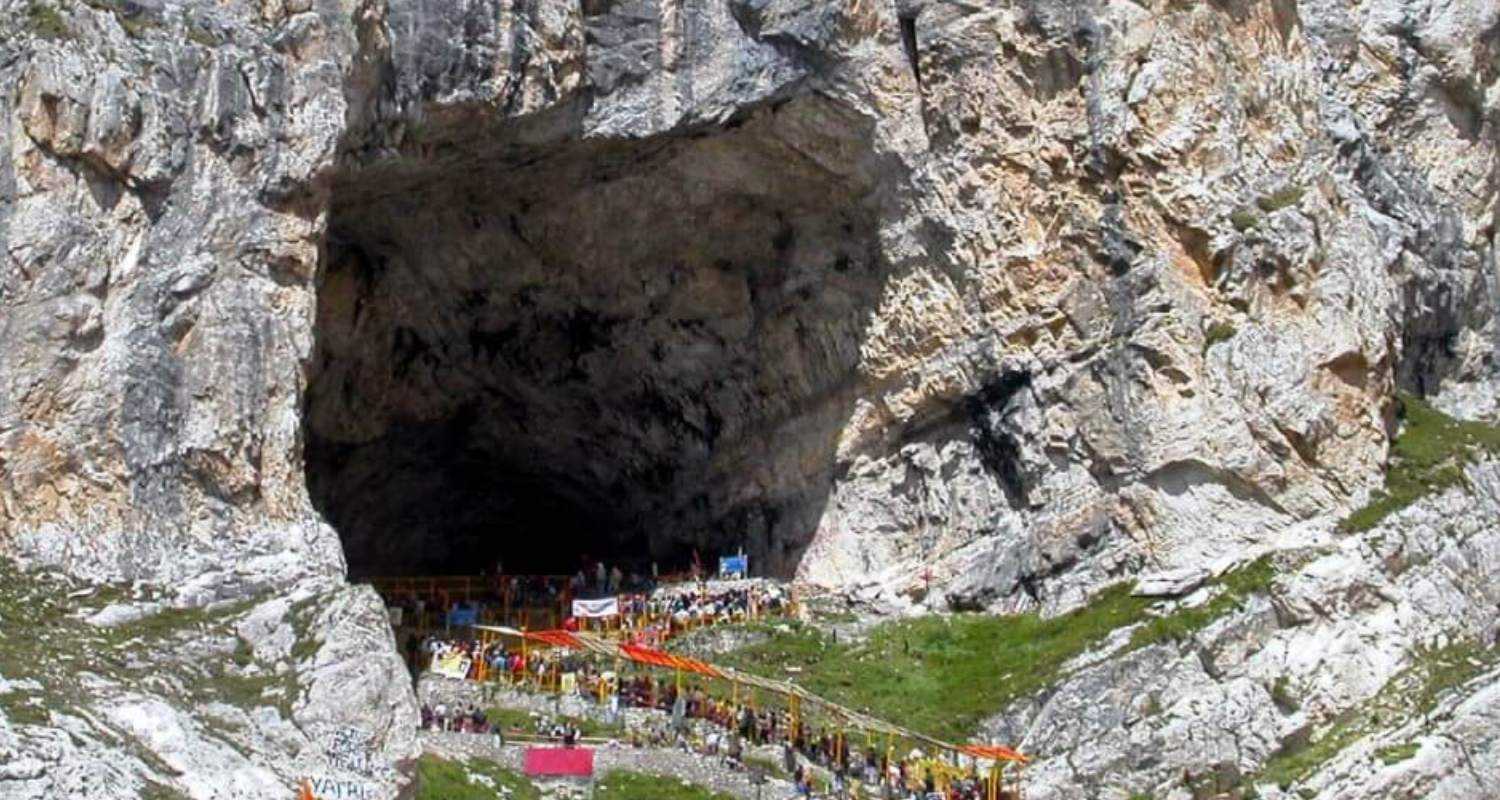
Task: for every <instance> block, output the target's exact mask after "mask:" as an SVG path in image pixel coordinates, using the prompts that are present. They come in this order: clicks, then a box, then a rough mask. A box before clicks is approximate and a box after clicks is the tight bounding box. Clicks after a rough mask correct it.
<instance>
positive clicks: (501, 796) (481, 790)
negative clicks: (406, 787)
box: [414, 754, 542, 800]
mask: <svg viewBox="0 0 1500 800" xmlns="http://www.w3.org/2000/svg"><path fill="white" fill-rule="evenodd" d="M541 797H542V793H541V791H540V790H538V789H537V787H536V784H534V783H532V782H531V781H529V780H527V779H526V778H525V777H523V776H521V775H518V774H516V773H514V772H512V771H510V770H508V769H505V768H504V767H501V766H499V765H497V764H491V763H489V762H485V761H479V760H469V761H466V762H463V763H459V762H456V761H449V760H447V759H443V758H438V757H437V756H434V755H431V754H426V755H423V756H422V757H421V758H419V759H418V760H417V781H416V794H415V796H414V800H541Z"/></svg>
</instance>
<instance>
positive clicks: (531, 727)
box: [485, 706, 620, 739]
mask: <svg viewBox="0 0 1500 800" xmlns="http://www.w3.org/2000/svg"><path fill="white" fill-rule="evenodd" d="M485 718H486V719H488V720H489V721H490V724H491V725H498V726H500V727H502V728H504V729H505V731H506V732H507V733H508V732H511V731H517V730H518V731H521V732H522V733H536V722H537V718H534V717H532V716H531V712H530V711H526V710H523V709H519V708H501V707H498V706H496V707H494V708H490V709H488V710H486V711H485ZM544 718H545V719H549V720H552V721H555V722H561V723H564V724H567V725H572V726H574V727H576V728H578V732H579V734H580V735H582V736H586V737H588V738H591V739H610V738H614V737H615V736H616V735H617V734H619V732H620V728H619V726H618V725H606V724H605V723H603V722H600V721H598V720H596V719H592V718H590V717H570V716H568V715H566V714H549V715H544Z"/></svg>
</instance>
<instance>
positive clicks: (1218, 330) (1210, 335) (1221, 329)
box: [1203, 321, 1239, 353]
mask: <svg viewBox="0 0 1500 800" xmlns="http://www.w3.org/2000/svg"><path fill="white" fill-rule="evenodd" d="M1238 332H1239V331H1238V330H1237V329H1236V328H1235V327H1234V324H1233V323H1229V322H1223V321H1219V322H1215V323H1214V324H1212V325H1209V326H1208V330H1207V331H1204V333H1203V352H1204V353H1207V352H1208V351H1209V348H1211V347H1213V346H1214V345H1216V344H1219V343H1220V342H1227V341H1229V340H1230V339H1233V338H1234V335H1235V334H1236V333H1238Z"/></svg>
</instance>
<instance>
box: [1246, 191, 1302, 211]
mask: <svg viewBox="0 0 1500 800" xmlns="http://www.w3.org/2000/svg"><path fill="white" fill-rule="evenodd" d="M1305 191H1306V190H1304V189H1303V188H1302V187H1300V186H1288V187H1286V188H1283V189H1280V190H1277V191H1275V192H1272V193H1271V194H1268V195H1265V196H1264V197H1261V198H1259V199H1257V200H1256V201H1255V204H1256V205H1257V206H1259V207H1260V210H1261V211H1264V212H1266V213H1267V214H1273V213H1275V212H1277V211H1280V210H1281V209H1283V208H1286V207H1287V206H1293V205H1296V204H1297V201H1299V200H1301V199H1302V195H1303V194H1304V193H1305Z"/></svg>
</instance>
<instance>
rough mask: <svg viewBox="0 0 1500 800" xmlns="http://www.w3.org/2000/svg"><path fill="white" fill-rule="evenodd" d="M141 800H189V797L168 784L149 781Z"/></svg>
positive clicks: (143, 790) (142, 792)
mask: <svg viewBox="0 0 1500 800" xmlns="http://www.w3.org/2000/svg"><path fill="white" fill-rule="evenodd" d="M141 800H188V797H187V795H185V794H183V793H182V792H179V791H177V790H176V789H173V788H172V787H170V786H167V785H166V784H163V783H157V782H156V781H150V780H148V781H146V786H145V788H143V789H141Z"/></svg>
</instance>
